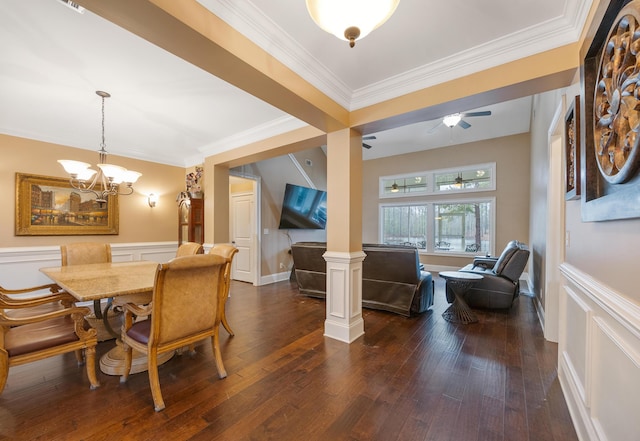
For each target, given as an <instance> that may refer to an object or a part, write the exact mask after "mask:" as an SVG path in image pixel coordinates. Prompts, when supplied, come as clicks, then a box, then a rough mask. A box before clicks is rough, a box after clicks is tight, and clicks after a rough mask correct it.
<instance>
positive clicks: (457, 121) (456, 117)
mask: <svg viewBox="0 0 640 441" xmlns="http://www.w3.org/2000/svg"><path fill="white" fill-rule="evenodd" d="M490 115H491V110H481V111H479V112H464V113H453V114H451V115H446V116H445V117H444V118H442V120H441V121H440V122H439V123H438V124H436V125H435V126H433V127H432V128H431V129H429V131H428V132H427V133H433V132H434V131H435V130H436V129H437V128H438V127H440V125H445V126H447V127H449V128H454V127H455V126H460V127H462V128H463V129H468V128H469V127H471V124H469V123H468V122H466V121H465V120H464V119H462V118H472V117H476V116H490Z"/></svg>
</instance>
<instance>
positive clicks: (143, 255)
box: [0, 242, 178, 288]
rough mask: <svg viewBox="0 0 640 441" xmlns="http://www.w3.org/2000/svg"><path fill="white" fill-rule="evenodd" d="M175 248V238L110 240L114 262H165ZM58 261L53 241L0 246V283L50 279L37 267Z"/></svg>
mask: <svg viewBox="0 0 640 441" xmlns="http://www.w3.org/2000/svg"><path fill="white" fill-rule="evenodd" d="M177 249H178V243H177V242H139V243H113V244H111V253H112V258H113V261H114V262H128V261H134V260H151V261H156V262H166V261H169V260H170V259H172V258H173V257H174V256H175V252H176V250H177ZM60 264H61V260H60V247H59V246H57V245H55V246H35V247H13V248H0V285H2V286H4V287H6V288H20V287H25V286H36V285H42V284H46V283H51V280H49V278H47V276H45V275H44V274H42V273H41V272H40V271H39V270H40V268H44V267H48V266H60Z"/></svg>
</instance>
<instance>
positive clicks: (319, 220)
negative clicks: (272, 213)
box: [278, 184, 327, 230]
mask: <svg viewBox="0 0 640 441" xmlns="http://www.w3.org/2000/svg"><path fill="white" fill-rule="evenodd" d="M326 225H327V192H326V191H322V190H315V189H313V188H308V187H301V186H299V185H293V184H287V186H286V188H285V190H284V200H283V201H282V214H281V215H280V226H279V227H278V228H280V229H281V230H287V229H302V230H323V229H324V228H325V226H326Z"/></svg>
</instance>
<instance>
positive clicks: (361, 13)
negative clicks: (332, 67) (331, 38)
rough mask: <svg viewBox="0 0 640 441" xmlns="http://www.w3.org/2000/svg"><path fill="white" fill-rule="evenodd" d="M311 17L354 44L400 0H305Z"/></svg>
mask: <svg viewBox="0 0 640 441" xmlns="http://www.w3.org/2000/svg"><path fill="white" fill-rule="evenodd" d="M306 2H307V10H308V11H309V15H311V18H312V19H313V21H314V22H315V23H316V24H317V25H318V26H319V27H320V28H321V29H323V30H325V31H327V32H328V33H330V34H333V35H335V36H336V37H338V38H340V39H342V40H346V41H348V42H349V46H351V47H353V46H355V44H356V39H358V38H364V37H366V36H367V35H368V34H369V33H370V32H371V31H373V30H374V29H376V28H377V27H378V26H380V25H382V24H383V23H384V22H385V21H387V20H388V19H389V17H391V15H393V13H394V12H395V10H396V8H397V7H398V3H400V0H306Z"/></svg>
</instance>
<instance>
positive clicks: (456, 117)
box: [442, 113, 462, 127]
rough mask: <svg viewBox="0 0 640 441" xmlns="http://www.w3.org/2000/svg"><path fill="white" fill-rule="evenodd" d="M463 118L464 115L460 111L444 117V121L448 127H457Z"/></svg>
mask: <svg viewBox="0 0 640 441" xmlns="http://www.w3.org/2000/svg"><path fill="white" fill-rule="evenodd" d="M461 119H462V115H460V114H459V113H454V114H453V115H447V116H445V117H444V118H442V122H443V123H444V125H445V126H447V127H455V126H456V125H457V124H458V123H459V122H460V120H461Z"/></svg>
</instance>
